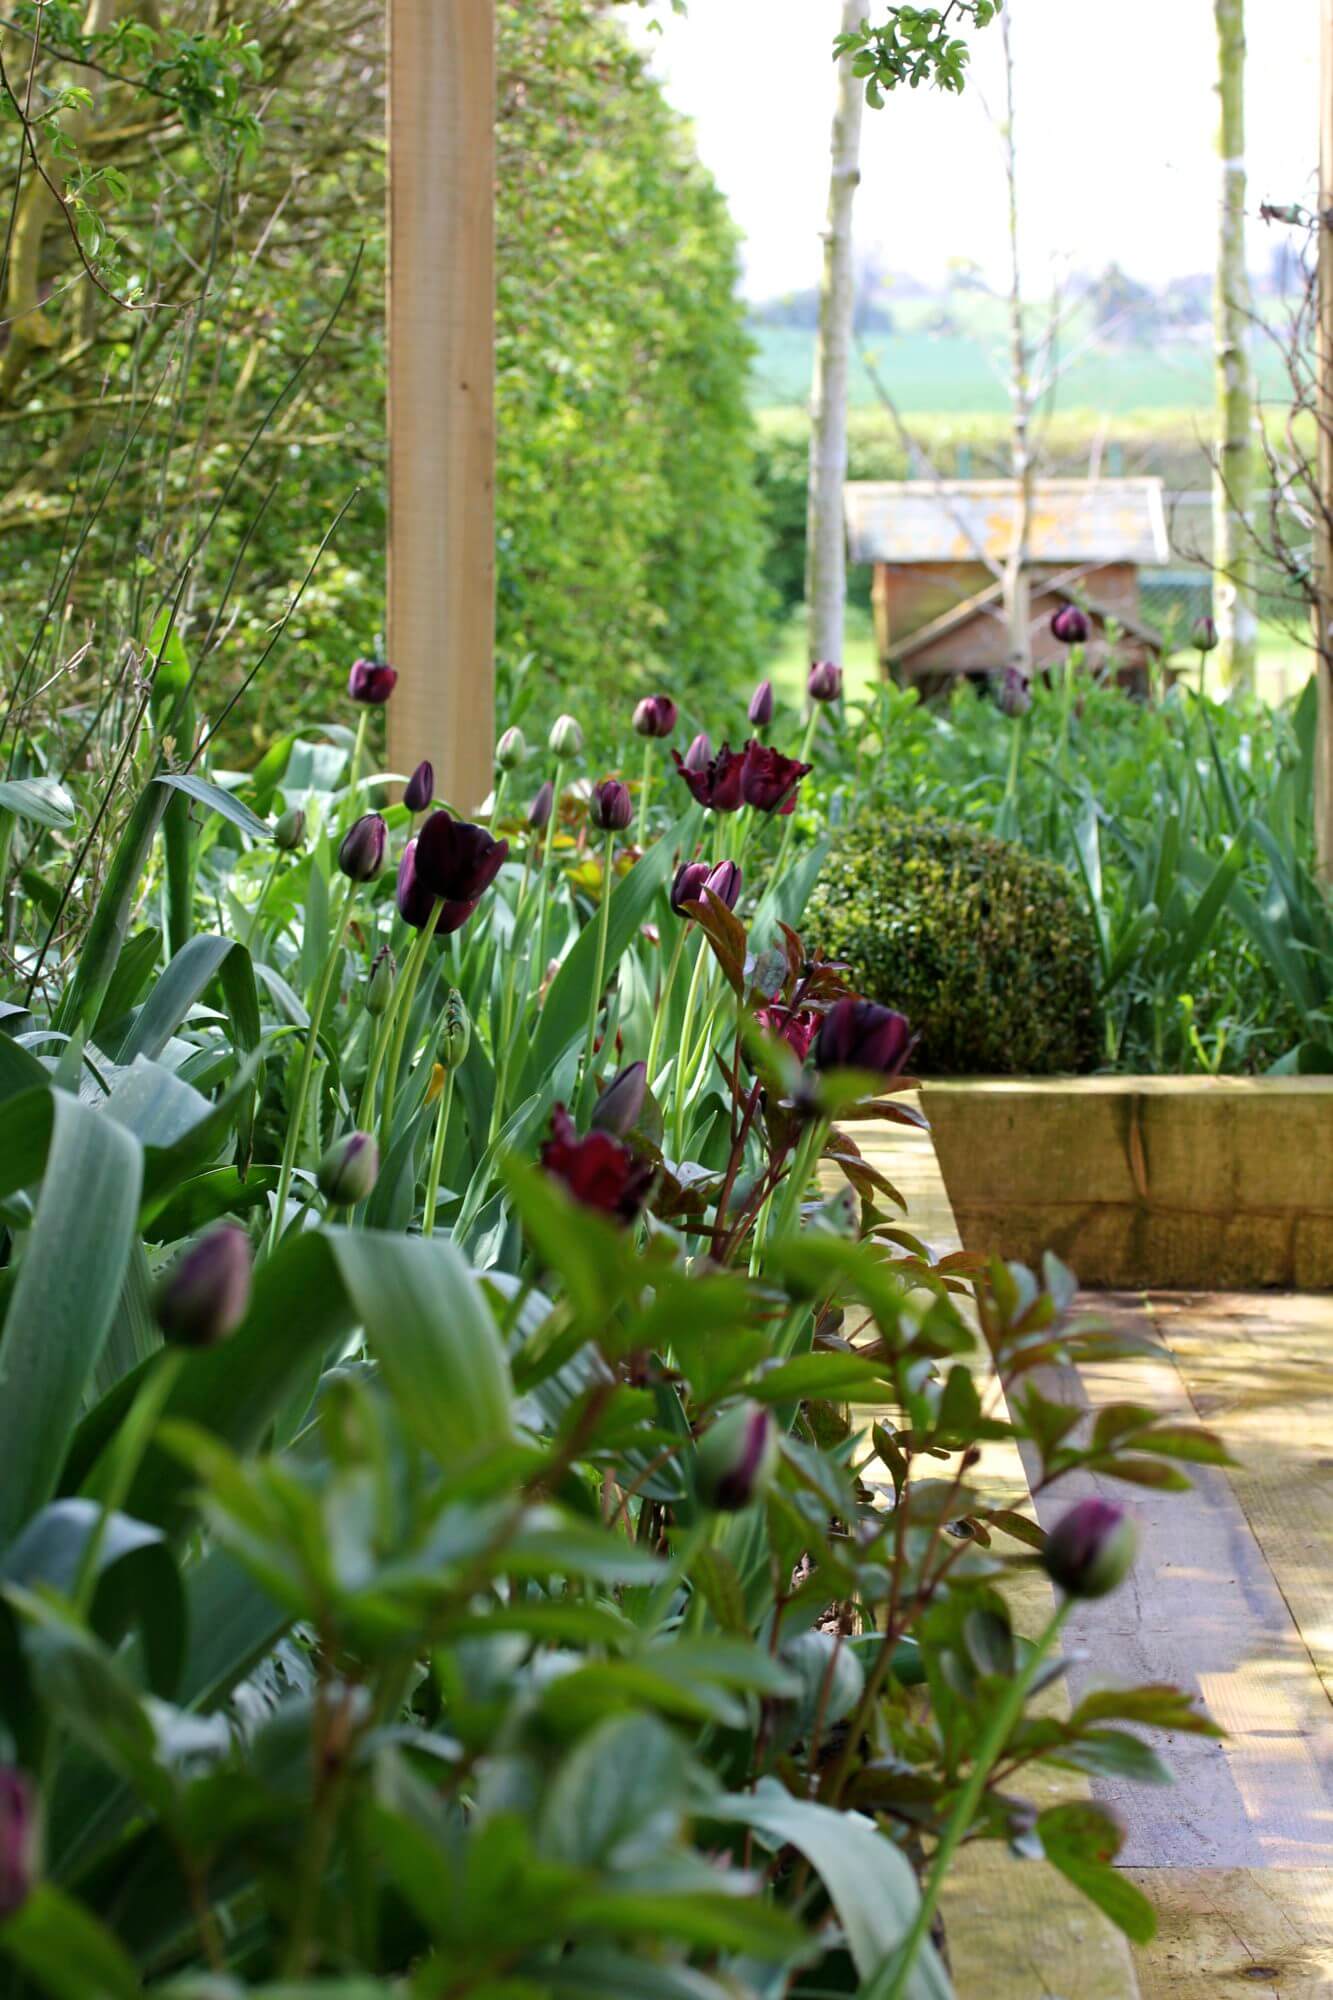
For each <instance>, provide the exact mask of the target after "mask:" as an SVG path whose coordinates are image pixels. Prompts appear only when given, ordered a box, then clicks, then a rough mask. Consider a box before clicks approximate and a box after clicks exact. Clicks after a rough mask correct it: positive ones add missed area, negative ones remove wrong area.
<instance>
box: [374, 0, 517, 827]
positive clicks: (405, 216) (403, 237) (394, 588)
mask: <svg viewBox="0 0 1333 2000" xmlns="http://www.w3.org/2000/svg"><path fill="white" fill-rule="evenodd" d="M388 25H389V127H388V132H389V217H388V223H389V293H388V309H387V322H388V350H389V368H388V374H389V418H388V421H389V576H388V647H389V658H390V659H391V661H392V662H393V664H394V665H395V666H396V667H397V669H398V674H399V682H398V687H397V689H396V691H395V694H394V698H393V700H392V702H391V703H390V704H389V717H388V722H389V759H390V764H391V767H392V768H393V769H395V770H397V771H400V772H408V771H410V770H411V769H412V768H413V766H414V765H415V764H416V763H418V762H419V760H420V759H421V758H423V757H429V758H430V760H431V761H432V763H433V764H434V766H435V780H436V793H437V796H438V797H440V798H441V799H446V800H448V801H449V802H450V803H452V804H453V805H455V806H457V807H459V808H460V809H462V810H465V811H466V810H475V809H476V808H477V807H478V806H480V804H481V802H482V800H483V799H484V797H485V796H486V794H487V793H488V791H489V790H490V785H491V759H492V752H493V749H494V738H495V719H494V625H495V518H494V517H495V503H494V484H495V469H494V468H495V412H494V404H495V389H494V376H495V222H494V180H495V138H494V106H495V40H494V37H495V22H494V7H493V5H492V0H389V4H388Z"/></svg>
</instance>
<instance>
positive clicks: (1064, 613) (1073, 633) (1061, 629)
mask: <svg viewBox="0 0 1333 2000" xmlns="http://www.w3.org/2000/svg"><path fill="white" fill-rule="evenodd" d="M1091 630H1092V627H1091V626H1090V625H1089V623H1088V614H1087V613H1086V611H1082V610H1080V609H1079V607H1078V605H1077V604H1062V605H1061V606H1060V609H1059V610H1058V611H1056V612H1053V613H1052V615H1051V631H1052V632H1053V633H1054V634H1055V637H1056V638H1057V639H1058V640H1059V641H1060V644H1061V645H1062V646H1082V645H1085V644H1086V643H1087V638H1088V634H1089V632H1090V631H1091Z"/></svg>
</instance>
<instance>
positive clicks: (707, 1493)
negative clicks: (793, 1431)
mask: <svg viewBox="0 0 1333 2000" xmlns="http://www.w3.org/2000/svg"><path fill="white" fill-rule="evenodd" d="M778 1450H779V1447H778V1433H777V1426H776V1424H775V1423H774V1422H773V1419H772V1417H771V1416H770V1414H769V1412H768V1411H767V1410H766V1409H764V1408H763V1406H762V1405H761V1404H759V1403H737V1404H736V1406H735V1408H734V1409H730V1410H728V1411H727V1412H726V1413H725V1415H723V1416H721V1417H719V1418H718V1420H717V1422H716V1423H715V1424H713V1425H712V1426H711V1428H710V1429H709V1430H707V1431H705V1432H704V1435H703V1436H702V1437H701V1438H700V1440H699V1443H698V1446H697V1449H696V1451H695V1483H696V1485H697V1487H698V1492H699V1498H700V1499H701V1500H702V1501H703V1503H704V1505H705V1507H713V1508H716V1509H717V1511H718V1512H719V1513H723V1514H735V1513H738V1512H739V1511H740V1509H741V1508H742V1507H748V1506H749V1504H750V1502H751V1501H752V1500H755V1499H757V1498H758V1497H759V1496H760V1494H762V1493H764V1492H765V1491H767V1489H768V1487H769V1486H770V1485H771V1484H772V1481H773V1474H774V1472H775V1471H776V1469H777V1462H778Z"/></svg>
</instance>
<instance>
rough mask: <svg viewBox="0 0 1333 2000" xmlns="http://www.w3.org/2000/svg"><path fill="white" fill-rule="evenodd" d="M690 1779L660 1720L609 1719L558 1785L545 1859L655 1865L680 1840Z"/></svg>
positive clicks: (584, 1864) (578, 1749) (551, 1792)
mask: <svg viewBox="0 0 1333 2000" xmlns="http://www.w3.org/2000/svg"><path fill="white" fill-rule="evenodd" d="M690 1776H691V1772H690V1766H689V1761H688V1759H687V1758H686V1757H685V1756H683V1755H682V1752H681V1747H680V1743H679V1741H678V1740H677V1738H676V1736H675V1735H674V1734H673V1732H672V1731H671V1730H670V1729H668V1728H667V1727H666V1725H665V1724H664V1723H662V1722H659V1721H658V1720H657V1718H656V1717H655V1716H651V1715H612V1716H608V1717H607V1719H606V1720H605V1721H604V1722H602V1723H599V1724H598V1726H597V1727H596V1728H595V1729H592V1730H590V1731H589V1732H588V1734H587V1735H586V1736H584V1737H582V1738H581V1739H580V1741H579V1742H578V1743H577V1744H576V1745H575V1747H574V1748H573V1750H571V1751H570V1752H569V1754H568V1755H567V1756H566V1758H565V1760H564V1762H563V1763H562V1764H561V1766H560V1769H559V1770H558V1771H557V1772H556V1774H555V1777H554V1778H553V1779H552V1781H551V1784H550V1786H549V1788H548V1790H547V1793H546V1798H545V1801H544V1803H543V1807H542V1813H541V1818H540V1821H539V1823H538V1826H537V1833H536V1841H537V1848H538V1852H539V1853H542V1854H544V1855H545V1856H546V1857H547V1858H548V1859H549V1860H552V1861H564V1862H572V1863H573V1864H574V1865H575V1866H576V1867H580V1868H611V1869H615V1868H631V1867H639V1866H643V1865H645V1864H648V1863H651V1862H652V1861H653V1860H654V1859H655V1858H656V1857H657V1856H658V1855H659V1854H660V1853H662V1852H663V1850H664V1849H665V1848H667V1847H668V1846H669V1845H670V1844H671V1843H672V1842H673V1841H674V1839H675V1837H676V1834H677V1831H678V1829H679V1826H680V1821H681V1817H682V1814H683V1811H684V1807H685V1800H686V1794H687V1790H688V1787H689V1782H690Z"/></svg>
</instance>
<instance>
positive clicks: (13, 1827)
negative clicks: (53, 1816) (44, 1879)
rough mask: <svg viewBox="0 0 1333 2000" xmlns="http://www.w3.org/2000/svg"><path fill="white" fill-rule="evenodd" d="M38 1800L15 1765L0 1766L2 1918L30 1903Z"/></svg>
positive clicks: (0, 1911) (34, 1862)
mask: <svg viewBox="0 0 1333 2000" xmlns="http://www.w3.org/2000/svg"><path fill="white" fill-rule="evenodd" d="M37 1849H38V1814H37V1799H36V1795H35V1793H34V1791H33V1788H32V1785H31V1783H30V1781H29V1780H28V1779H27V1778H26V1777H25V1776H24V1775H23V1773H22V1771H16V1770H15V1769H14V1767H13V1765H12V1764H10V1765H0V1919H3V1918H5V1917H12V1916H13V1914H14V1912H15V1910H17V1909H20V1908H21V1907H22V1906H23V1904H24V1903H25V1902H26V1901H27V1899H28V1895H29V1892H30V1891H31V1889H32V1886H33V1883H34V1882H35V1881H36V1879H37Z"/></svg>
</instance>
